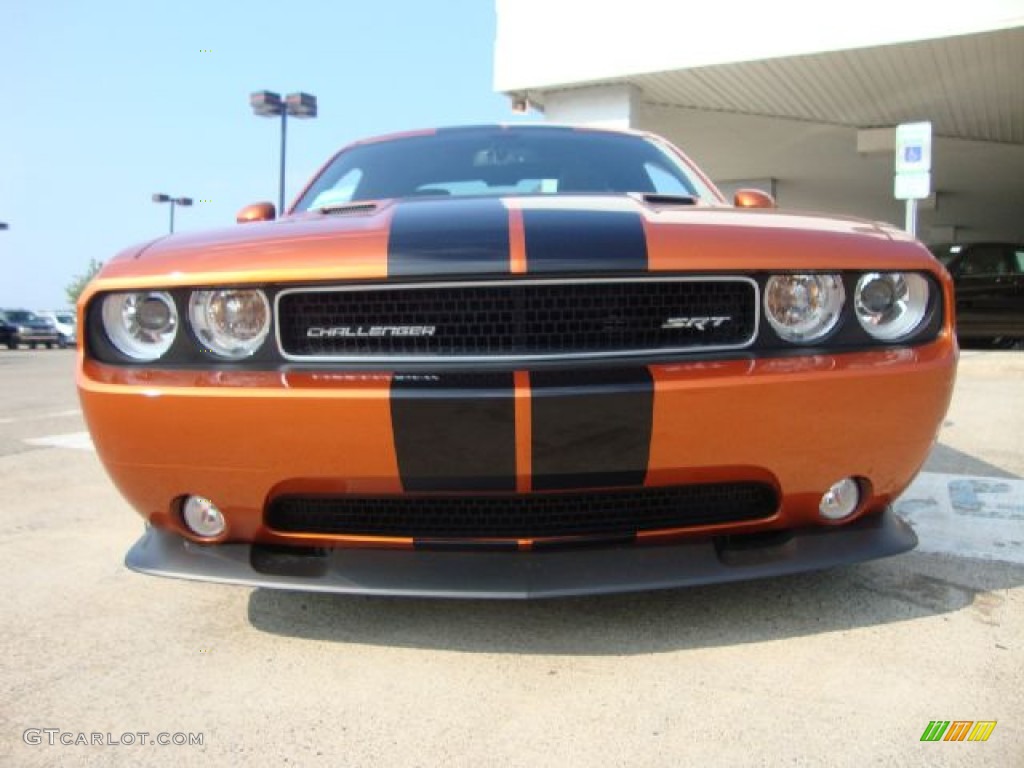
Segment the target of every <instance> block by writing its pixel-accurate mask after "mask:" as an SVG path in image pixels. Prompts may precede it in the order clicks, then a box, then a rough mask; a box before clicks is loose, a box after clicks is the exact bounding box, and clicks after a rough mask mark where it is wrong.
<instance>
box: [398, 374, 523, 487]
mask: <svg viewBox="0 0 1024 768" xmlns="http://www.w3.org/2000/svg"><path fill="white" fill-rule="evenodd" d="M513 390H514V384H513V375H512V373H504V372H501V373H488V374H473V375H460V374H449V375H444V374H442V375H438V376H429V377H423V376H420V377H416V376H410V377H408V378H405V377H402V376H401V375H396V376H395V377H394V378H393V379H392V381H391V423H392V429H393V431H394V441H395V453H396V455H397V457H398V472H399V475H400V476H401V480H402V488H403V489H404V490H406V491H514V490H515V489H516V433H515V400H514V391H513Z"/></svg>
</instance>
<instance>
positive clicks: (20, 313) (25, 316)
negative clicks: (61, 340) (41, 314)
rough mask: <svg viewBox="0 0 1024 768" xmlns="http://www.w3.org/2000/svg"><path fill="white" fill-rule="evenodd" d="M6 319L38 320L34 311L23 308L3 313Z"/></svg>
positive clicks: (12, 320)
mask: <svg viewBox="0 0 1024 768" xmlns="http://www.w3.org/2000/svg"><path fill="white" fill-rule="evenodd" d="M5 314H6V315H7V319H8V320H9V321H10V322H12V323H30V322H32V321H33V320H38V319H39V318H38V317H36V315H35V313H34V312H26V311H24V310H20V309H16V310H14V311H13V312H7V313H5Z"/></svg>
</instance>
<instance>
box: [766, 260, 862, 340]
mask: <svg viewBox="0 0 1024 768" xmlns="http://www.w3.org/2000/svg"><path fill="white" fill-rule="evenodd" d="M845 299H846V292H845V291H844V290H843V281H842V278H840V276H839V275H773V276H772V277H770V278H769V279H768V284H767V285H766V286H765V291H764V310H765V314H766V315H767V316H768V322H769V323H770V324H771V326H772V328H774V329H775V332H776V333H777V334H779V336H781V337H782V338H783V339H785V340H786V341H791V342H793V343H807V342H812V341H817V340H818V339H820V338H822V337H823V336H825V335H826V334H828V332H829V331H831V330H832V329H833V328H835V326H836V323H838V322H839V316H840V313H841V312H842V310H843V302H844V301H845Z"/></svg>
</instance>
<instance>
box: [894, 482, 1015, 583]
mask: <svg viewBox="0 0 1024 768" xmlns="http://www.w3.org/2000/svg"><path fill="white" fill-rule="evenodd" d="M896 512H897V513H898V514H899V515H901V516H902V517H904V518H905V519H906V520H907V522H909V523H910V524H911V526H913V528H914V530H915V531H916V532H917V536H918V539H919V540H920V543H919V544H918V547H917V548H918V550H919V551H921V552H938V553H942V554H949V555H957V556H959V557H975V558H981V559H984V560H1004V561H1006V562H1010V563H1017V564H1020V565H1024V480H1017V479H1004V478H1001V477H969V476H966V475H946V474H939V473H936V472H922V473H921V474H920V475H918V476H917V479H915V480H914V482H913V483H912V484H911V486H910V487H909V488H908V489H907V490H906V492H905V493H904V494H903V495H902V496H900V498H899V500H897V502H896Z"/></svg>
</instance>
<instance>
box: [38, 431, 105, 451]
mask: <svg viewBox="0 0 1024 768" xmlns="http://www.w3.org/2000/svg"><path fill="white" fill-rule="evenodd" d="M22 442H24V443H25V444H26V445H34V446H36V447H38V448H71V449H73V450H76V451H95V450H96V448H95V447H94V446H93V444H92V439H91V438H90V437H89V433H88V432H71V433H70V434H67V435H47V436H46V437H31V438H28V439H26V440H24V441H22Z"/></svg>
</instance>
